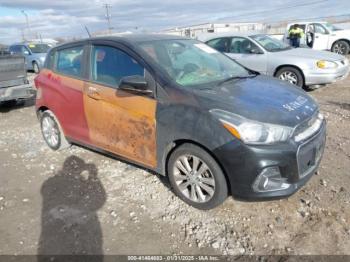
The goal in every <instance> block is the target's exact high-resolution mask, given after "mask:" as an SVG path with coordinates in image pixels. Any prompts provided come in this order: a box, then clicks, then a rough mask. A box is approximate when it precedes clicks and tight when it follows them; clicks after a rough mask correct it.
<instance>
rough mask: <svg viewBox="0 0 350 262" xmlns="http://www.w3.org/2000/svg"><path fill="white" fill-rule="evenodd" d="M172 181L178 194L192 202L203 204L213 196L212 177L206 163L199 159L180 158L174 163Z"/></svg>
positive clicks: (213, 182) (190, 156)
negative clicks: (178, 191) (173, 180)
mask: <svg viewBox="0 0 350 262" xmlns="http://www.w3.org/2000/svg"><path fill="white" fill-rule="evenodd" d="M174 179H175V183H176V186H177V187H178V189H179V190H180V192H181V193H182V194H183V195H184V196H185V197H186V198H187V199H189V200H191V201H193V202H196V203H205V202H208V201H209V200H210V199H211V198H212V197H213V196H214V193H215V179H214V176H213V174H212V172H211V170H210V169H209V167H208V166H207V165H206V163H205V162H204V161H203V160H202V159H200V158H199V157H196V156H193V155H183V156H180V157H179V158H178V159H177V160H176V161H175V165H174Z"/></svg>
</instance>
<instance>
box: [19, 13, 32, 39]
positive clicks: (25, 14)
mask: <svg viewBox="0 0 350 262" xmlns="http://www.w3.org/2000/svg"><path fill="white" fill-rule="evenodd" d="M21 12H22V14H23V15H24V16H25V17H26V23H27V30H28V38H30V35H31V32H30V26H29V18H28V14H27V13H26V12H24V10H21Z"/></svg>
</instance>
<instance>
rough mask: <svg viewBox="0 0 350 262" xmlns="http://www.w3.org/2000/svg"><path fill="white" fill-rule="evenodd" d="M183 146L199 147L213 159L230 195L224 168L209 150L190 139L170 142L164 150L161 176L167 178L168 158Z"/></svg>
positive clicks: (229, 184)
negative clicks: (221, 173)
mask: <svg viewBox="0 0 350 262" xmlns="http://www.w3.org/2000/svg"><path fill="white" fill-rule="evenodd" d="M183 144H193V145H196V146H198V147H200V148H201V149H203V150H204V151H206V152H207V153H208V154H209V155H210V156H211V157H212V158H214V160H215V161H216V163H217V164H218V165H219V166H220V168H221V171H222V172H223V174H224V176H225V180H226V183H227V188H228V191H229V193H231V182H230V179H229V177H228V175H227V173H226V170H225V168H224V167H223V166H222V164H221V163H220V161H219V160H218V158H217V157H216V156H215V155H214V154H213V152H212V151H211V150H210V149H209V148H207V147H206V146H204V145H203V144H201V143H199V142H197V141H195V140H191V139H177V140H174V141H172V142H171V143H170V145H169V146H168V147H167V148H168V150H166V151H165V153H164V158H163V163H162V166H163V167H162V169H163V175H164V176H168V173H167V166H168V162H169V158H170V156H171V154H172V153H173V152H174V151H175V150H176V149H177V148H179V147H180V146H181V145H183Z"/></svg>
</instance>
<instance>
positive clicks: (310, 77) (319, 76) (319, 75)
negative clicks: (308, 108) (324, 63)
mask: <svg viewBox="0 0 350 262" xmlns="http://www.w3.org/2000/svg"><path fill="white" fill-rule="evenodd" d="M349 72H350V66H349V64H347V65H346V66H341V67H339V68H337V69H335V70H316V71H309V72H307V71H305V72H304V75H305V85H306V86H312V85H325V84H331V83H334V82H336V81H339V80H343V79H345V78H346V77H347V76H348V75H349Z"/></svg>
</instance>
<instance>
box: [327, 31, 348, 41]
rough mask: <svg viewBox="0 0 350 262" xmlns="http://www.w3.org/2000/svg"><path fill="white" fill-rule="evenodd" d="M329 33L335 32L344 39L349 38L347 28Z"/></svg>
mask: <svg viewBox="0 0 350 262" xmlns="http://www.w3.org/2000/svg"><path fill="white" fill-rule="evenodd" d="M331 34H336V35H337V36H340V37H344V38H346V39H350V30H349V29H344V30H336V31H332V33H331Z"/></svg>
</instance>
